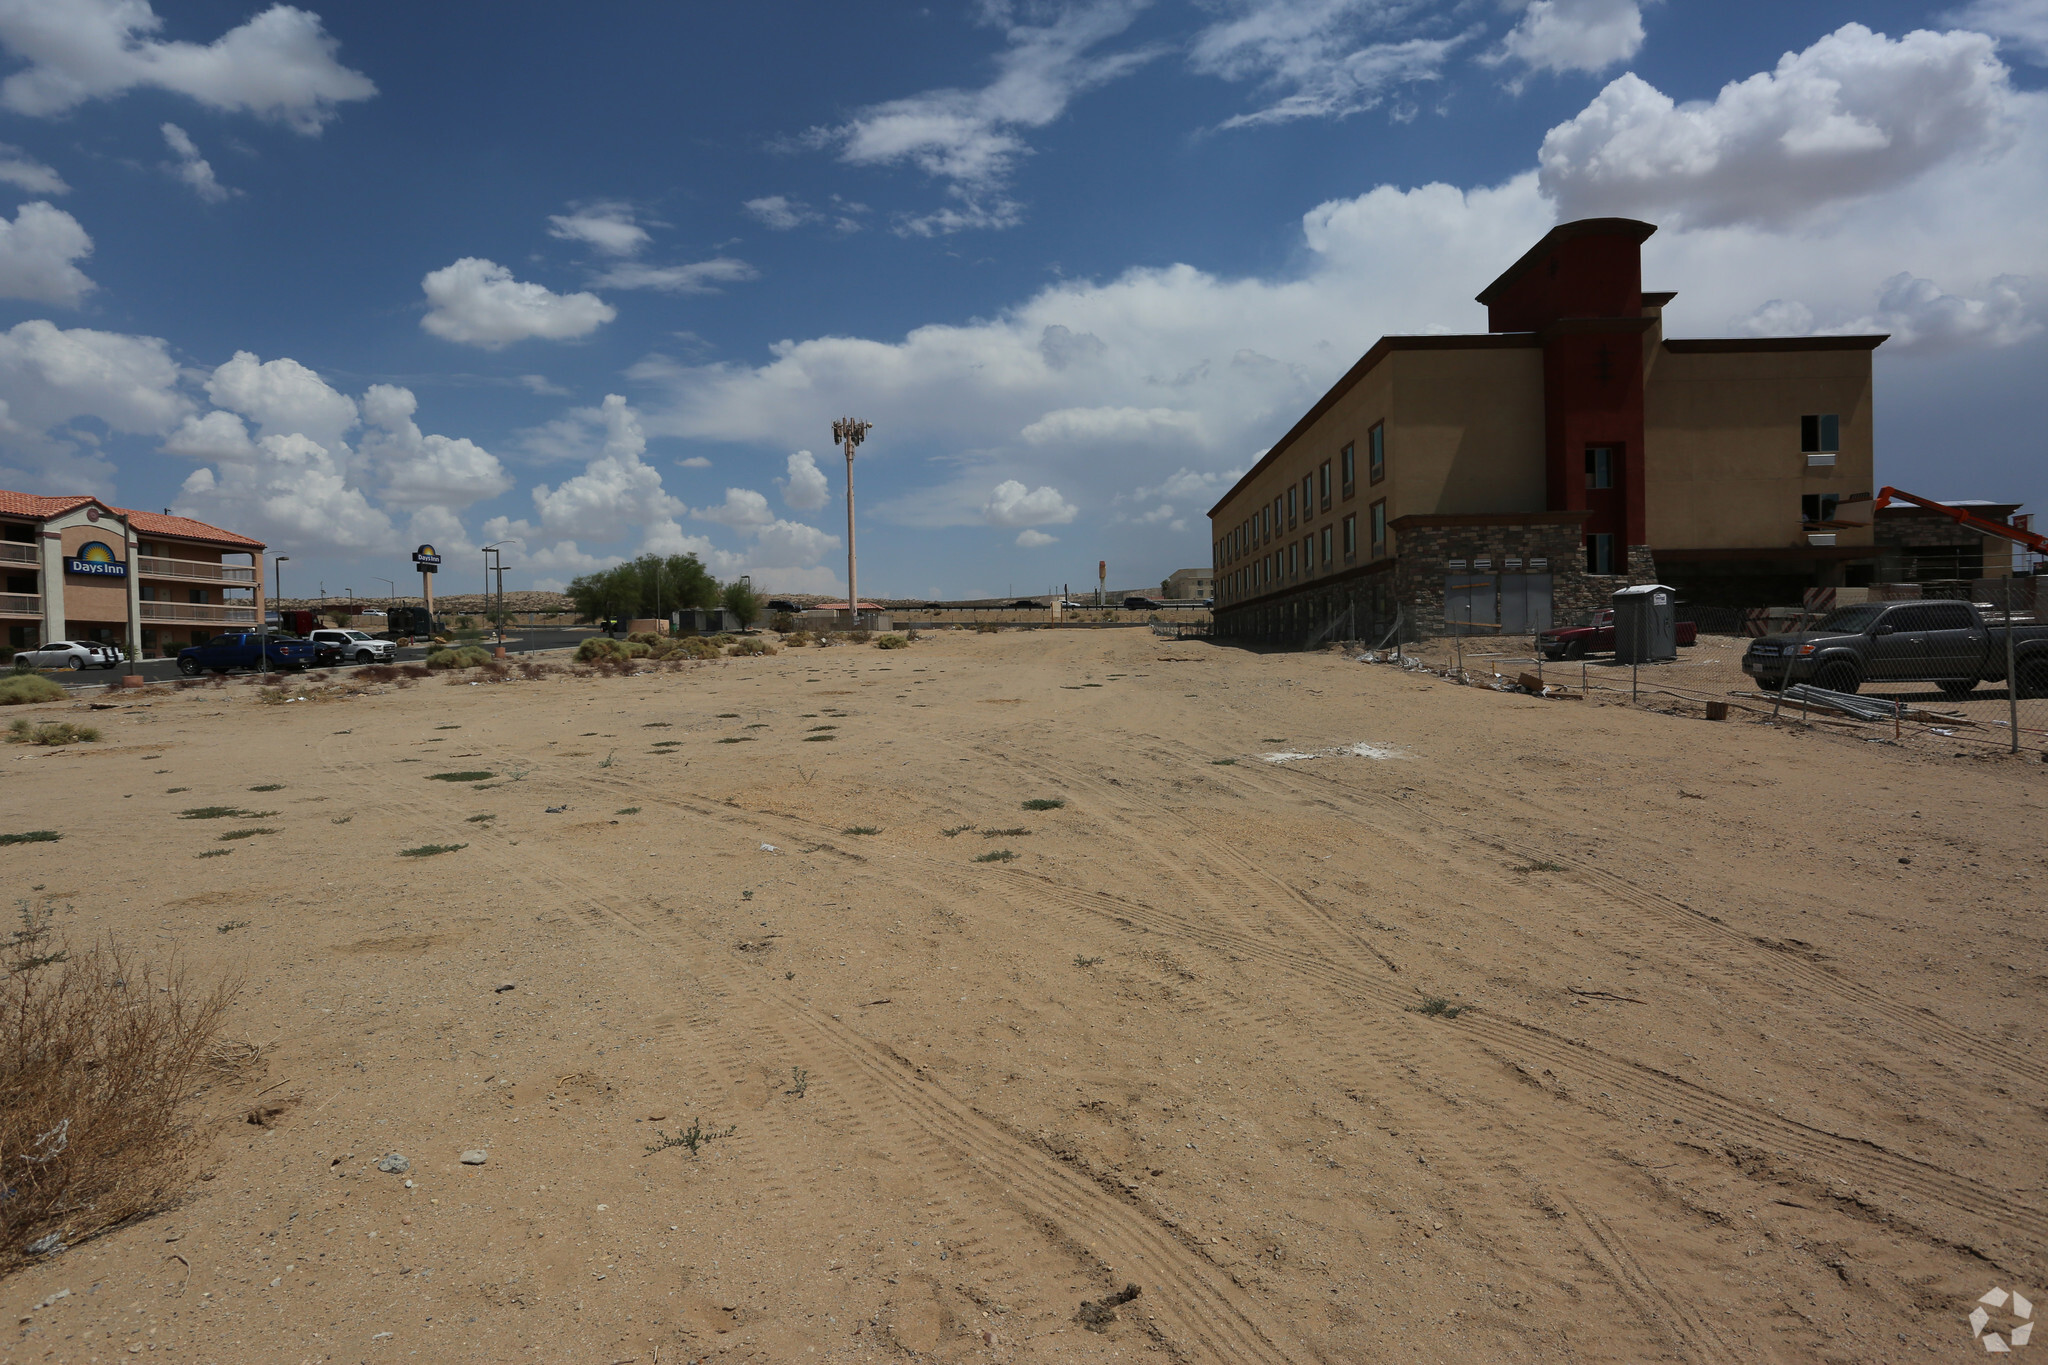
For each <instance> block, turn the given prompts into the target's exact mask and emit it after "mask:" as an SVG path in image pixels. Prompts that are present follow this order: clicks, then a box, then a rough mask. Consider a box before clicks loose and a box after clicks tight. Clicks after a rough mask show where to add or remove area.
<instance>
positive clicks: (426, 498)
mask: <svg viewBox="0 0 2048 1365" xmlns="http://www.w3.org/2000/svg"><path fill="white" fill-rule="evenodd" d="M418 408H419V400H418V399H417V398H415V397H414V396H413V392H412V390H411V389H407V388H401V387H399V386H397V385H395V384H372V385H371V386H370V388H369V389H368V391H366V392H365V393H364V394H363V403H362V412H363V420H364V421H365V422H367V423H369V424H370V426H371V428H372V430H371V431H369V432H368V433H366V434H365V435H364V437H363V440H362V455H363V457H364V458H365V459H366V460H367V461H369V463H370V465H371V467H372V468H374V469H376V470H377V471H378V472H379V473H380V474H381V475H382V477H383V488H382V493H381V495H382V497H383V500H384V501H385V502H386V503H388V504H391V505H392V506H396V507H426V506H429V505H438V506H440V507H442V508H444V509H452V508H457V507H467V506H469V505H470V504H471V503H474V502H481V501H483V500H484V499H485V498H495V497H497V496H498V495H499V494H500V493H503V492H505V491H506V490H507V489H509V488H511V487H512V476H511V475H510V474H508V473H506V472H505V467H504V466H503V465H502V464H500V463H499V462H498V458H497V456H495V455H493V454H491V452H490V451H488V450H485V449H484V448H483V447H482V446H480V445H478V444H476V442H474V441H471V440H468V439H467V438H464V437H454V436H435V435H429V434H426V433H423V432H421V430H420V428H419V424H418V423H416V422H414V421H413V413H414V412H416V411H417V410H418ZM445 538H446V537H444V539H445Z"/></svg>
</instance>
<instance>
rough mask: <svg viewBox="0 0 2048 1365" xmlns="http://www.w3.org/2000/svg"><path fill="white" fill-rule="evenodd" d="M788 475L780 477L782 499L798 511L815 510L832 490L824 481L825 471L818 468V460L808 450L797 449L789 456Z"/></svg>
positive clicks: (822, 504)
mask: <svg viewBox="0 0 2048 1365" xmlns="http://www.w3.org/2000/svg"><path fill="white" fill-rule="evenodd" d="M788 469H789V477H787V478H785V479H782V480H781V481H780V482H781V484H782V500H783V501H784V502H786V503H788V504H789V505H790V506H791V507H793V508H795V509H796V510H797V511H799V512H815V511H817V510H818V509H819V508H820V507H823V506H824V505H825V499H826V498H828V497H829V496H831V493H832V490H831V488H830V487H829V486H828V485H827V484H826V482H825V471H824V470H822V469H819V468H818V462H817V460H816V459H814V458H813V457H812V455H811V452H810V451H808V450H799V451H797V452H796V453H795V454H794V455H791V456H790V457H789V463H788Z"/></svg>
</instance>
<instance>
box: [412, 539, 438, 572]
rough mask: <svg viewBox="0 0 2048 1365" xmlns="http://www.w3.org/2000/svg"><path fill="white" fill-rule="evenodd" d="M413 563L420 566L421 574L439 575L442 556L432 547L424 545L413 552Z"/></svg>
mask: <svg viewBox="0 0 2048 1365" xmlns="http://www.w3.org/2000/svg"><path fill="white" fill-rule="evenodd" d="M412 562H413V563H415V564H417V565H419V569H420V572H421V573H438V572H439V571H440V568H441V556H440V554H439V552H438V551H436V550H435V549H434V547H433V546H431V545H422V546H420V547H419V549H417V550H414V551H413V552H412Z"/></svg>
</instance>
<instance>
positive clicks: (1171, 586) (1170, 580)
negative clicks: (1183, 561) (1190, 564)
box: [1159, 569, 1216, 599]
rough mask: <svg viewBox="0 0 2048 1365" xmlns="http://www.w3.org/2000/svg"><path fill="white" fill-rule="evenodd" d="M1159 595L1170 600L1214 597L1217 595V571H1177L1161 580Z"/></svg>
mask: <svg viewBox="0 0 2048 1365" xmlns="http://www.w3.org/2000/svg"><path fill="white" fill-rule="evenodd" d="M1159 595H1160V596H1161V597H1165V598H1169V599H1178V598H1201V597H1213V596H1215V595H1216V574H1215V571H1214V570H1213V569H1175V570H1174V571H1173V572H1172V573H1170V574H1168V575H1167V576H1166V577H1165V578H1164V579H1163V580H1161V582H1160V584H1159Z"/></svg>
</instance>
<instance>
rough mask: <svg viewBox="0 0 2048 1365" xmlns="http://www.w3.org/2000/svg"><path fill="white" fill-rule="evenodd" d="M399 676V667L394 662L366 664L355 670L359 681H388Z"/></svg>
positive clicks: (356, 678)
mask: <svg viewBox="0 0 2048 1365" xmlns="http://www.w3.org/2000/svg"><path fill="white" fill-rule="evenodd" d="M397 676H398V669H397V668H396V667H395V666H394V665H392V664H364V665H363V666H362V667H361V668H359V669H357V670H356V672H355V680H356V681H357V682H366V683H387V682H390V681H391V680H392V679H393V678H395V677H397Z"/></svg>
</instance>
